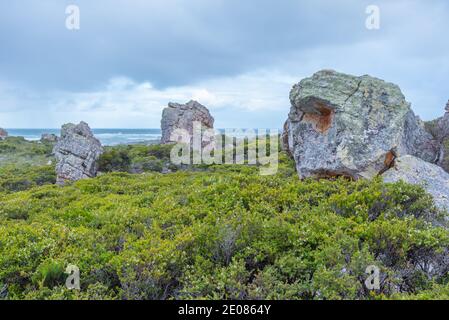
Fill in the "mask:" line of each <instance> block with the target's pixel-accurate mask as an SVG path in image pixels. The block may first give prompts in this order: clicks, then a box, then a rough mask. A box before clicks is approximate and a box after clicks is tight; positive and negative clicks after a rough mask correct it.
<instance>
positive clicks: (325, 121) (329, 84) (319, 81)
mask: <svg viewBox="0 0 449 320" xmlns="http://www.w3.org/2000/svg"><path fill="white" fill-rule="evenodd" d="M290 101H291V110H290V113H289V116H288V120H287V124H286V128H287V129H288V138H286V140H287V145H288V148H289V150H290V152H291V153H292V155H293V157H294V159H295V162H296V167H297V171H298V174H299V176H300V177H301V178H306V177H333V176H347V177H351V178H354V179H358V178H371V177H373V176H376V175H378V174H381V173H382V172H384V171H385V170H387V169H388V168H390V167H391V166H392V165H393V163H394V159H395V158H396V157H399V156H403V155H407V154H410V155H414V156H416V157H419V158H421V159H423V160H425V161H429V162H435V161H436V159H437V157H438V144H437V143H436V141H435V140H434V138H433V137H432V136H431V135H430V134H429V133H428V132H426V131H425V129H424V124H423V122H422V121H420V120H419V119H418V118H417V117H416V116H415V114H414V113H413V111H412V110H411V108H410V104H409V103H408V102H407V101H406V100H405V98H404V95H403V94H402V92H401V90H400V89H399V87H398V86H397V85H395V84H392V83H388V82H385V81H383V80H380V79H376V78H373V77H370V76H368V75H364V76H361V77H356V76H352V75H347V74H343V73H338V72H335V71H332V70H323V71H319V72H317V73H316V74H314V75H313V76H312V77H310V78H306V79H304V80H302V81H301V82H300V83H298V84H296V85H295V86H293V89H292V90H291V92H290Z"/></svg>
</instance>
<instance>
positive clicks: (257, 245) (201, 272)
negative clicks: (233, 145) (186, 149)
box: [0, 158, 449, 299]
mask: <svg viewBox="0 0 449 320" xmlns="http://www.w3.org/2000/svg"><path fill="white" fill-rule="evenodd" d="M289 166H291V163H288V160H287V159H286V158H285V159H284V163H283V164H281V169H280V170H279V173H278V174H277V175H276V176H267V177H263V176H260V175H259V174H258V170H257V168H255V167H249V166H214V167H211V168H209V171H207V172H189V171H180V172H176V173H170V174H165V175H164V174H159V173H144V174H139V175H135V174H128V173H107V174H103V175H101V176H100V177H97V178H95V179H89V180H82V181H79V182H76V183H73V184H72V185H67V186H65V187H58V186H54V185H45V186H40V187H34V188H32V189H30V190H27V191H24V192H16V193H12V194H2V195H1V198H0V297H1V298H3V299H388V298H394V299H401V298H412V299H418V298H419V299H423V298H449V296H448V292H449V286H448V280H449V279H448V276H447V268H448V265H447V256H448V252H447V251H448V249H447V248H448V245H449V235H448V233H447V231H446V229H444V228H443V227H444V219H442V217H441V215H440V214H441V213H440V212H438V211H437V210H436V209H435V208H434V207H433V205H432V200H431V198H430V196H428V195H427V194H426V193H424V192H423V190H422V189H421V188H419V187H416V186H411V185H407V184H405V183H395V184H384V183H382V181H380V180H378V179H376V180H373V181H357V182H354V181H348V180H345V179H337V180H335V181H327V180H321V181H315V180H306V181H299V179H298V178H297V176H296V175H295V174H294V171H292V170H291V168H290V169H287V167H289ZM445 261H446V262H445ZM68 265H76V266H77V267H78V268H79V269H80V275H81V281H80V283H81V290H79V291H78V290H68V289H67V288H66V287H65V279H66V277H67V275H66V274H64V271H65V268H66V267H67V266H68ZM369 265H375V266H377V267H378V268H379V269H380V272H381V283H380V284H381V286H380V289H379V290H374V291H370V290H368V289H367V288H366V286H365V284H364V282H365V280H366V278H367V277H368V275H367V274H365V270H366V267H367V266H369Z"/></svg>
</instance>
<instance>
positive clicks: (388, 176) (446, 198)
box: [382, 155, 449, 211]
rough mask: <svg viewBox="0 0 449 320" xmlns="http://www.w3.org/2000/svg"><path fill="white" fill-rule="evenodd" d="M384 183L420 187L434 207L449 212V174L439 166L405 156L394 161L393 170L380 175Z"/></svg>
mask: <svg viewBox="0 0 449 320" xmlns="http://www.w3.org/2000/svg"><path fill="white" fill-rule="evenodd" d="M382 177H383V179H384V182H397V181H399V180H403V181H404V182H407V183H411V184H417V185H421V186H422V187H423V188H424V189H425V190H426V191H427V192H428V193H429V194H430V195H432V197H433V198H434V202H435V205H436V206H437V207H438V208H440V209H443V210H447V211H449V173H447V172H446V171H444V170H443V169H442V168H440V167H439V166H437V165H435V164H432V163H429V162H426V161H423V160H421V159H419V158H416V157H413V156H410V155H406V156H403V157H400V158H397V159H396V160H395V164H394V166H393V168H391V169H389V170H388V171H386V172H385V173H384V174H383V175H382Z"/></svg>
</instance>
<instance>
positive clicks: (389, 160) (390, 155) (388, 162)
mask: <svg viewBox="0 0 449 320" xmlns="http://www.w3.org/2000/svg"><path fill="white" fill-rule="evenodd" d="M395 159H396V154H395V153H394V152H393V151H388V152H387V154H386V155H385V160H384V165H385V167H387V168H388V169H390V168H391V167H393V166H394V160H395Z"/></svg>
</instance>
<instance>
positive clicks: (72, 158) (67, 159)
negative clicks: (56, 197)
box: [53, 122, 103, 184]
mask: <svg viewBox="0 0 449 320" xmlns="http://www.w3.org/2000/svg"><path fill="white" fill-rule="evenodd" d="M53 152H54V154H55V157H56V160H57V164H56V175H57V179H56V183H57V184H64V183H65V182H66V181H76V180H80V179H85V178H91V177H95V176H96V174H97V160H98V158H99V157H100V155H101V154H102V152H103V148H102V146H101V143H100V141H98V140H97V139H96V138H95V137H94V135H93V133H92V131H91V130H90V128H89V125H88V124H87V123H85V122H80V123H79V124H78V125H74V124H72V123H68V124H65V125H63V126H62V129H61V138H60V139H59V141H58V143H57V144H56V145H55V147H54V149H53Z"/></svg>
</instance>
